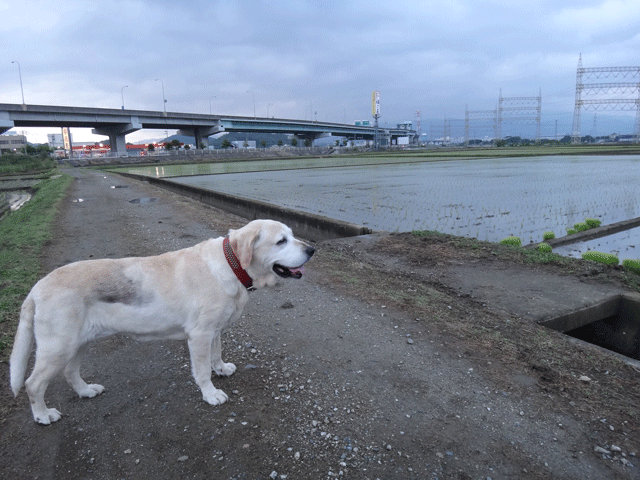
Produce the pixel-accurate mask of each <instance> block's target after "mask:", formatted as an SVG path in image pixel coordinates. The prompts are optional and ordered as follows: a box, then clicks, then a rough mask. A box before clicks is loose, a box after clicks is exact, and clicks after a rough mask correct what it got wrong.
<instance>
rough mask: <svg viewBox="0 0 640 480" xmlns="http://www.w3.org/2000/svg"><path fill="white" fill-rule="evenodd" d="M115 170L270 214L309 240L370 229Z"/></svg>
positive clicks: (249, 212)
mask: <svg viewBox="0 0 640 480" xmlns="http://www.w3.org/2000/svg"><path fill="white" fill-rule="evenodd" d="M118 174H119V175H123V176H125V177H129V178H134V179H136V180H142V181H148V182H149V183H151V184H153V185H157V186H160V187H162V188H166V189H167V190H171V191H172V192H175V193H179V194H180V195H185V196H187V197H190V198H193V199H195V200H198V201H200V202H202V203H204V204H206V205H211V206H212V207H216V208H219V209H220V210H224V211H226V212H230V213H233V214H235V215H238V216H241V217H244V218H247V219H249V220H255V219H257V218H269V219H271V220H277V221H280V222H282V223H285V224H287V225H288V226H289V227H291V229H292V230H293V231H294V232H295V234H296V235H297V236H300V237H302V238H306V239H308V240H315V241H321V240H329V239H332V238H342V237H354V236H357V235H366V234H368V233H371V232H372V231H371V229H369V228H367V227H365V226H363V225H357V224H353V223H348V222H343V221H340V220H334V219H332V218H328V217H323V216H321V215H314V214H312V213H305V212H300V211H298V210H292V209H289V208H284V207H280V206H277V205H273V204H270V203H266V202H261V201H258V200H251V199H248V198H243V197H238V196H235V195H229V194H226V193H220V192H214V191H211V190H204V189H201V188H197V187H193V186H190V185H182V184H180V183H177V182H174V181H171V180H168V179H164V178H155V177H147V176H144V175H136V174H131V173H123V172H118Z"/></svg>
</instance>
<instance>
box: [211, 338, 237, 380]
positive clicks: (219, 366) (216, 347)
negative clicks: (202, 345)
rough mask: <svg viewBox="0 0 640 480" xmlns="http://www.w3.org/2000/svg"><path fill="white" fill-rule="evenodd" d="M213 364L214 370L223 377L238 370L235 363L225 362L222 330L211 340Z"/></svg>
mask: <svg viewBox="0 0 640 480" xmlns="http://www.w3.org/2000/svg"><path fill="white" fill-rule="evenodd" d="M211 366H212V367H213V371H214V372H216V374H218V375H220V376H221V377H228V376H229V375H231V374H233V372H235V371H236V366H235V365H234V364H233V363H224V362H223V361H222V342H221V340H220V332H218V333H216V335H215V336H214V337H213V342H211Z"/></svg>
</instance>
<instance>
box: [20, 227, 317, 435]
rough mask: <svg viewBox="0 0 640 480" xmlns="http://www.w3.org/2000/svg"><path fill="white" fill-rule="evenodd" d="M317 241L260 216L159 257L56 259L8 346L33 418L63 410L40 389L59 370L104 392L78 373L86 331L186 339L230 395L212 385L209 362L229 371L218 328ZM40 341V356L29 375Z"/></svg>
mask: <svg viewBox="0 0 640 480" xmlns="http://www.w3.org/2000/svg"><path fill="white" fill-rule="evenodd" d="M313 253H314V249H313V247H311V246H309V245H307V244H306V243H304V242H302V241H300V240H297V239H296V238H294V236H293V234H292V232H291V229H290V228H289V227H287V226H286V225H283V224H282V223H279V222H275V221H272V220H254V221H253V222H250V223H249V224H247V225H246V226H244V227H242V228H240V229H238V230H230V231H229V235H228V236H227V237H221V238H216V239H210V240H207V241H205V242H202V243H200V244H198V245H195V246H193V247H190V248H185V249H183V250H178V251H176V252H169V253H165V254H163V255H158V256H155V257H145V258H122V259H118V260H113V259H107V260H88V261H82V262H76V263H72V264H69V265H66V266H64V267H60V268H58V269H56V270H54V271H53V272H51V273H50V274H49V275H47V276H46V277H44V278H43V279H42V280H40V281H39V282H38V283H36V284H35V286H34V287H33V289H32V290H31V292H30V293H29V295H28V296H27V298H26V299H25V301H24V303H23V305H22V311H21V314H20V323H19V325H18V330H17V333H16V338H15V343H14V346H13V352H12V353H11V389H12V390H13V393H14V395H17V394H18V392H19V391H20V389H21V388H22V385H23V383H24V384H25V386H26V390H27V394H28V395H29V400H30V402H31V410H32V412H33V418H34V419H35V421H36V422H38V423H42V424H50V423H51V422H55V421H57V420H59V419H60V417H61V414H60V412H59V411H58V410H56V409H55V408H47V407H46V405H45V402H44V393H45V390H46V389H47V386H48V384H49V382H50V381H51V379H52V378H53V377H54V376H55V375H56V374H58V373H59V372H60V371H64V375H65V378H66V379H67V381H68V382H69V384H70V385H71V387H72V388H73V389H74V390H75V391H76V392H77V393H78V395H80V396H81V397H89V398H90V397H95V396H96V395H99V394H100V393H102V392H104V387H103V386H102V385H96V384H93V385H90V384H87V383H85V381H84V380H82V378H81V377H80V359H81V354H82V351H83V349H84V346H85V345H86V344H87V342H89V341H90V340H93V339H95V338H100V337H105V336H107V335H112V334H114V333H125V334H130V335H132V336H133V337H135V338H138V339H142V340H153V339H186V340H187V341H188V345H189V353H190V356H191V370H192V373H193V376H194V378H195V381H196V383H197V384H198V386H199V387H200V389H201V390H202V396H203V398H204V400H205V402H208V403H210V404H211V405H218V404H221V403H224V402H225V401H226V400H227V399H228V397H227V395H226V394H225V393H224V392H223V391H222V390H218V389H216V388H215V387H214V386H213V383H212V382H211V370H213V371H214V372H215V373H217V374H218V375H231V374H232V373H233V372H234V371H235V370H236V367H235V365H234V364H232V363H224V362H223V361H222V357H221V344H220V333H221V331H222V329H223V328H224V327H225V326H226V325H227V324H228V323H230V322H232V321H234V320H236V319H237V318H239V317H240V315H241V313H242V310H243V308H244V306H245V304H246V303H247V300H248V298H249V294H248V293H247V292H248V291H251V290H253V289H255V288H259V287H264V286H272V285H274V284H275V283H276V280H277V278H278V277H292V278H300V277H301V276H302V266H303V265H304V264H305V263H306V262H307V261H308V260H309V259H310V258H311V256H312V255H313ZM34 338H35V342H36V360H35V365H34V367H33V372H32V373H31V376H30V377H29V378H28V379H27V381H26V382H25V381H24V377H25V373H26V370H27V362H28V359H29V356H30V354H31V349H32V347H33V341H34Z"/></svg>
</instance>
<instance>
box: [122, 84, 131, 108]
mask: <svg viewBox="0 0 640 480" xmlns="http://www.w3.org/2000/svg"><path fill="white" fill-rule="evenodd" d="M128 86H129V85H125V86H124V87H122V88H121V89H120V96H121V97H122V109H123V110H124V89H125V88H127V87H128Z"/></svg>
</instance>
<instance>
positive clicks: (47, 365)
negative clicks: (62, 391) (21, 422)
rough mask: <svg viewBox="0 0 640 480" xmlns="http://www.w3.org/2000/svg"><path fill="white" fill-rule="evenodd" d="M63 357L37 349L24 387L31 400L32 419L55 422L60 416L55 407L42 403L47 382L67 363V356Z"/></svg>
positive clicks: (49, 422)
mask: <svg viewBox="0 0 640 480" xmlns="http://www.w3.org/2000/svg"><path fill="white" fill-rule="evenodd" d="M64 357H65V356H64V355H63V354H61V353H49V352H46V351H43V349H40V350H37V351H36V363H35V365H34V367H33V372H32V373H31V375H30V376H29V378H27V380H26V382H25V388H26V390H27V394H28V395H29V401H30V402H31V412H32V413H33V419H34V420H35V421H36V422H38V423H42V424H43V425H49V424H51V423H52V422H57V421H58V420H60V417H62V414H61V413H60V412H59V411H58V410H56V409H55V408H47V405H46V404H45V403H44V393H45V391H46V390H47V387H48V386H49V382H50V381H51V380H52V379H53V377H55V376H56V375H57V374H58V373H59V372H60V370H62V368H63V366H64V365H65V364H66V363H67V361H68V358H64Z"/></svg>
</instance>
